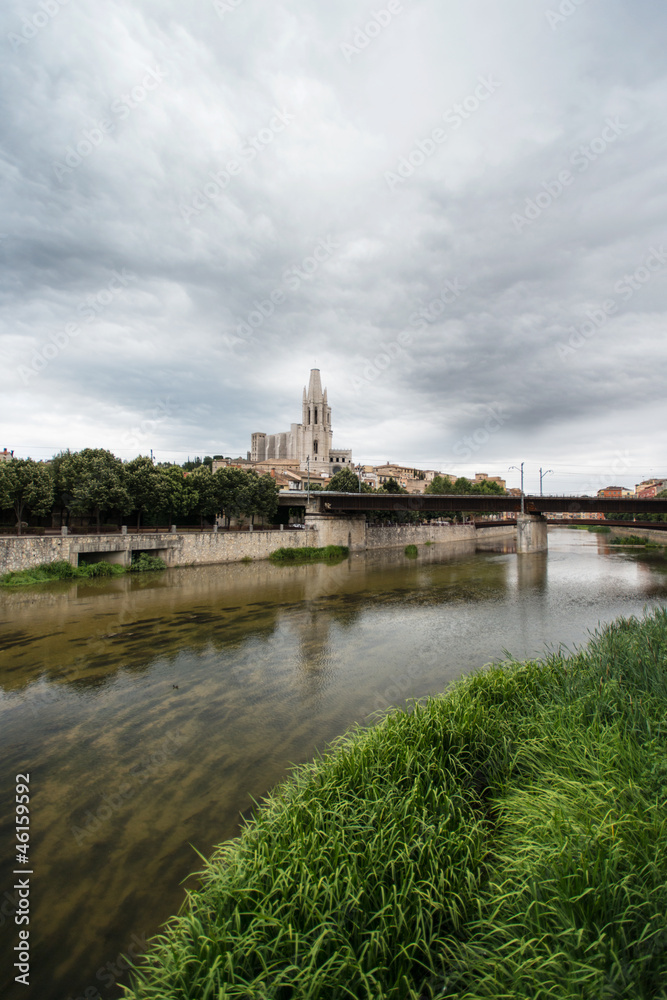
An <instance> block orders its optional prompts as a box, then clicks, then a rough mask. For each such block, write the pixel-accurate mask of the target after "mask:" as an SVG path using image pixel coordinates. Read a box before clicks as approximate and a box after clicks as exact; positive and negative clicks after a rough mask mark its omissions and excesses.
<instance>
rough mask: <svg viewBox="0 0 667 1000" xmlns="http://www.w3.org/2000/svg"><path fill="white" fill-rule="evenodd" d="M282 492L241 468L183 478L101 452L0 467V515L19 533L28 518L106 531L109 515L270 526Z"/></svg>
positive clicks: (201, 470)
mask: <svg viewBox="0 0 667 1000" xmlns="http://www.w3.org/2000/svg"><path fill="white" fill-rule="evenodd" d="M278 491H279V487H278V486H277V485H276V482H275V479H273V478H272V477H271V476H268V475H265V476H258V475H257V473H255V472H246V471H244V470H243V469H232V468H222V469H218V471H217V472H215V473H212V472H211V466H210V465H208V463H207V464H203V463H200V464H199V465H197V466H196V467H195V468H193V470H192V472H188V473H185V472H184V470H183V468H182V467H181V466H178V465H154V464H153V462H152V460H151V459H150V458H148V457H146V456H139V457H138V458H134V459H132V460H131V461H129V462H123V461H121V460H120V459H119V458H116V456H115V455H113V454H112V453H111V452H110V451H105V450H104V449H102V448H85V449H84V450H83V451H79V452H71V451H66V452H61V453H60V454H59V455H56V456H55V458H53V460H52V461H51V462H50V463H48V464H45V463H42V462H35V461H33V460H32V459H30V458H25V459H21V458H19V459H10V460H9V461H5V462H0V509H1V510H3V511H10V510H11V511H13V513H14V516H15V517H16V524H17V531H18V533H19V534H20V532H21V525H22V523H23V522H24V520H25V518H26V517H27V516H28V515H30V516H32V517H44V516H47V515H49V514H52V515H59V516H60V523H61V524H67V523H69V519H70V516H72V515H74V516H87V517H94V518H95V521H96V524H97V530H98V531H99V530H100V527H101V524H102V520H103V518H104V517H106V516H108V515H110V514H112V515H113V516H114V517H116V518H120V519H122V518H125V517H127V516H129V515H133V516H134V517H136V524H137V527H140V526H141V520H142V517H143V518H144V519H149V520H153V521H154V522H155V523H159V521H160V520H162V521H166V522H168V523H170V524H171V523H173V522H175V521H177V520H179V519H180V520H182V519H184V518H188V517H192V516H193V515H195V516H198V517H199V519H200V523H203V521H204V518H214V517H215V516H216V515H217V514H219V513H223V514H224V516H225V517H226V519H227V523H229V521H230V520H231V518H250V519H251V520H252V521H254V519H255V517H259V518H261V519H262V520H264V521H271V520H272V519H273V518H275V516H276V512H277V509H278Z"/></svg>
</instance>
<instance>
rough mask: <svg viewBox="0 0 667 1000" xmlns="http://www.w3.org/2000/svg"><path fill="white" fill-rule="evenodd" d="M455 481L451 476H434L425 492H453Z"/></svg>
mask: <svg viewBox="0 0 667 1000" xmlns="http://www.w3.org/2000/svg"><path fill="white" fill-rule="evenodd" d="M453 492H454V483H453V482H452V481H451V479H450V478H449V476H434V477H433V480H432V482H430V483H429V484H428V486H427V487H426V489H425V490H424V493H444V494H448V493H453Z"/></svg>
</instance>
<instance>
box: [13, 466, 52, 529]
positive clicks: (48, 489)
mask: <svg viewBox="0 0 667 1000" xmlns="http://www.w3.org/2000/svg"><path fill="white" fill-rule="evenodd" d="M52 503H53V476H52V475H51V472H50V471H49V467H48V465H44V463H43V462H35V461H33V459H32V458H10V459H9V460H8V461H6V462H0V508H2V509H3V510H9V509H12V510H13V511H14V513H15V514H16V533H17V535H20V534H21V522H22V521H23V515H24V513H25V511H26V510H29V511H30V513H31V514H37V515H42V514H48V512H49V510H50V509H51V504H52Z"/></svg>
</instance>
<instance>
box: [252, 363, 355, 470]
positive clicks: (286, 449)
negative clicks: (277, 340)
mask: <svg viewBox="0 0 667 1000" xmlns="http://www.w3.org/2000/svg"><path fill="white" fill-rule="evenodd" d="M332 441H333V428H332V425H331V407H330V406H329V401H328V399H327V390H326V389H322V382H321V379H320V370H319V368H313V369H312V370H311V372H310V380H309V383H308V388H307V389H306V388H305V387H304V390H303V398H302V401H301V423H300V424H291V426H290V429H289V430H288V431H283V432H281V433H278V434H265V433H264V432H263V431H255V433H254V434H253V435H252V439H251V448H250V458H251V461H252V462H253V464H255V465H257V464H259V463H268V462H270V461H271V460H275V459H290V460H296V462H297V463H298V467H299V469H300V470H301V471H305V470H307V469H309V470H310V472H311V475H312V474H314V475H315V476H316V477H317V478H318V479H321V478H322V475H324V476H330V475H333V474H334V473H335V472H337V471H338V469H340V468H343V467H345V466H348V465H352V451H351V450H350V449H341V448H333V447H332Z"/></svg>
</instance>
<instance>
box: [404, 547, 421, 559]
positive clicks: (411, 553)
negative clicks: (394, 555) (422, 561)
mask: <svg viewBox="0 0 667 1000" xmlns="http://www.w3.org/2000/svg"><path fill="white" fill-rule="evenodd" d="M403 552H404V553H405V555H406V556H407V557H408V559H416V558H417V555H418V552H417V546H416V545H406V546H405V548H404V549H403Z"/></svg>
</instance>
